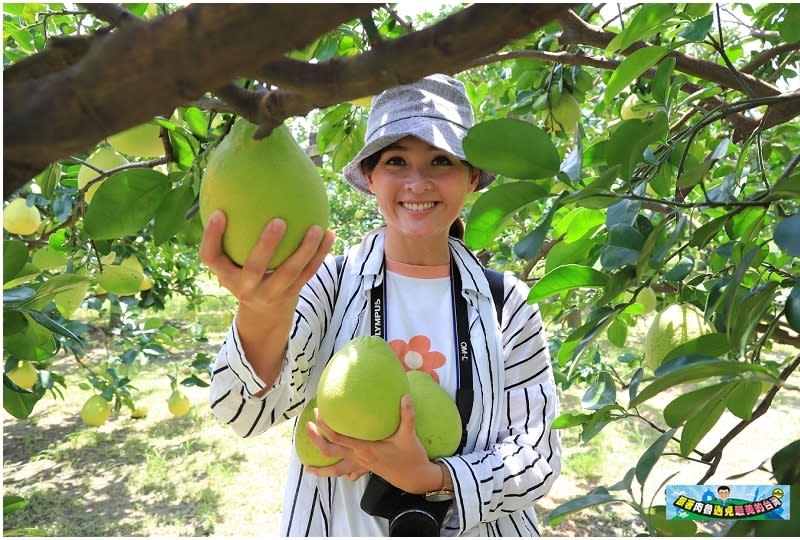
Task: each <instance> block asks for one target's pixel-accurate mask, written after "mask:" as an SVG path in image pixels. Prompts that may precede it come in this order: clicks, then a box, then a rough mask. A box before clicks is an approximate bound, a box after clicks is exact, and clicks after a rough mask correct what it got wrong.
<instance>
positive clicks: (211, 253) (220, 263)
mask: <svg viewBox="0 0 800 540" xmlns="http://www.w3.org/2000/svg"><path fill="white" fill-rule="evenodd" d="M226 224H227V219H226V217H225V214H223V213H222V212H221V211H219V210H217V211H215V212H214V213H213V214H211V217H210V218H209V219H208V223H206V226H205V229H203V237H202V239H201V240H200V249H199V251H198V255H199V258H200V261H202V262H203V264H205V265H206V266H208V268H209V269H210V270H211V271H212V272H214V273H215V274H217V276H221V275H223V274H229V273H231V272H235V271H236V270H238V266H236V265H235V264H234V263H233V261H231V260H230V259H229V258H228V256H227V255H225V252H223V251H222V235H223V233H224V232H225V226H226Z"/></svg>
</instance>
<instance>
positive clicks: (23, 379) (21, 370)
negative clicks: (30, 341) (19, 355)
mask: <svg viewBox="0 0 800 540" xmlns="http://www.w3.org/2000/svg"><path fill="white" fill-rule="evenodd" d="M37 373H38V372H37V371H36V368H35V367H33V364H31V363H30V362H28V361H27V360H21V361H20V362H19V363H18V364H17V367H15V368H14V369H12V370H11V371H9V372H8V373H7V374H6V375H8V378H9V379H11V382H13V383H14V384H16V385H17V386H19V387H20V388H24V389H25V390H33V387H34V386H36V379H37V376H36V374H37Z"/></svg>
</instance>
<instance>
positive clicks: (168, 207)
mask: <svg viewBox="0 0 800 540" xmlns="http://www.w3.org/2000/svg"><path fill="white" fill-rule="evenodd" d="M193 202H194V190H193V189H192V186H190V185H185V186H180V187H177V188H175V189H173V190H172V191H170V192H169V193H167V195H166V196H165V197H164V200H163V201H162V202H161V204H160V205H159V206H158V210H156V221H155V227H154V230H153V239H154V240H155V243H156V245H157V246H159V245H161V244H163V243H164V242H166V241H167V240H169V239H170V238H172V237H173V236H175V235H176V234H177V233H178V231H180V230H181V228H183V226H184V224H185V223H186V212H187V211H188V210H189V208H190V207H191V206H192V203H193Z"/></svg>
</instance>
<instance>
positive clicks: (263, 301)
mask: <svg viewBox="0 0 800 540" xmlns="http://www.w3.org/2000/svg"><path fill="white" fill-rule="evenodd" d="M225 226H226V218H225V214H223V213H222V212H220V211H219V210H218V211H216V212H214V213H213V214H212V215H211V217H210V218H209V220H208V223H207V224H206V227H205V230H204V231H203V239H202V241H201V243H200V251H199V255H200V260H201V261H202V262H203V263H204V264H205V265H206V266H208V268H209V270H211V272H213V273H214V274H215V275H216V276H217V279H218V280H219V283H220V285H222V286H223V287H225V288H226V289H228V290H229V291H230V292H231V294H233V295H234V296H235V297H236V298H237V299H238V300H239V302H240V304H241V305H242V306H246V307H247V308H248V309H250V310H252V311H262V310H266V309H271V308H273V307H274V306H276V305H282V304H285V303H286V302H287V301H295V302H296V300H297V296H298V295H299V293H300V290H301V289H302V288H303V285H305V284H306V282H307V281H308V280H309V279H311V278H312V277H313V276H314V274H315V273H316V271H317V270H318V269H319V267H320V265H321V264H322V262H323V260H324V259H325V256H326V255H327V254H328V252H329V251H330V249H331V246H332V245H333V241H334V239H335V237H336V236H335V234H334V232H333V231H330V230H328V231H322V229H321V227H319V226H317V225H314V226H312V227H310V228H309V229H308V231H307V232H306V236H305V238H304V239H303V243H302V244H301V245H300V247H298V248H297V250H296V251H295V252H294V253H293V254H292V255H291V256H289V258H288V259H286V260H285V261H284V262H283V263H282V264H281V265H280V266H278V267H277V268H275V269H274V270H268V269H267V265H268V264H269V261H270V260H271V259H272V255H273V254H274V253H275V250H276V249H277V248H278V245H279V244H280V242H281V239H282V238H283V235H284V233H285V232H286V222H284V221H283V220H282V219H279V218H276V219H273V220H271V221H270V222H269V223H268V224H267V226H266V227H265V228H264V231H263V232H262V233H261V237H260V238H259V240H258V243H257V244H256V245H255V247H253V250H252V251H251V252H250V255H249V257H248V258H247V261H245V264H244V266H238V265H237V264H235V263H234V262H233V261H231V260H230V259H229V258H228V256H227V255H225V253H224V252H223V251H222V234H223V232H224V231H225Z"/></svg>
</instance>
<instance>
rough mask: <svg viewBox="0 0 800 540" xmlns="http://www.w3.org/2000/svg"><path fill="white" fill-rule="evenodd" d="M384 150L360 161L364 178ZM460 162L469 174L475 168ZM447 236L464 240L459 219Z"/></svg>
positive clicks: (462, 227) (462, 228)
mask: <svg viewBox="0 0 800 540" xmlns="http://www.w3.org/2000/svg"><path fill="white" fill-rule="evenodd" d="M384 150H386V148H382V149H380V150H378V151H377V152H375V153H374V154H370V155H369V156H367V157H365V158H364V159H362V160H361V172H363V173H364V176H367V175H368V174H370V173H371V172H372V171H373V170H374V169H375V167H376V166H377V165H378V161H380V159H381V155H382V154H383V152H384ZM461 162H462V163H463V164H464V165H466V166H467V167H469V170H470V172H472V171H473V170H475V167H473V166H472V164H470V163H469V162H468V161H464V160H461ZM448 234H449V235H450V236H452V237H453V238H458V239H459V240H464V222H463V221H462V220H461V218H460V217H459V218H456V220H455V221H454V222H453V223H452V224H451V225H450V230H449V231H448Z"/></svg>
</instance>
